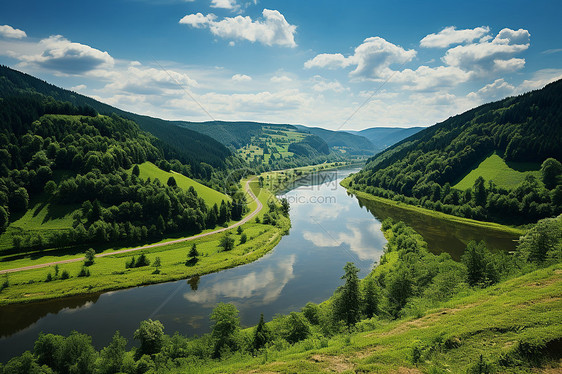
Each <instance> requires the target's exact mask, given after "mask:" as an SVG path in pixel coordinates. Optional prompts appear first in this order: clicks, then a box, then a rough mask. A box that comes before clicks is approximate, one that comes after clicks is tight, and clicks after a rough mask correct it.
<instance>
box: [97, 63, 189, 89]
mask: <svg viewBox="0 0 562 374" xmlns="http://www.w3.org/2000/svg"><path fill="white" fill-rule="evenodd" d="M113 74H114V79H113V82H112V83H110V84H108V85H106V87H105V88H106V89H110V90H112V91H118V92H131V93H135V94H145V95H158V94H162V93H164V92H165V91H166V90H181V89H182V87H197V86H198V83H197V81H196V80H194V79H192V78H191V77H189V76H188V75H187V74H184V73H179V72H176V71H172V70H167V71H164V70H161V69H155V68H148V67H144V66H138V65H137V66H130V67H129V68H127V69H126V70H125V71H116V72H114V73H113Z"/></svg>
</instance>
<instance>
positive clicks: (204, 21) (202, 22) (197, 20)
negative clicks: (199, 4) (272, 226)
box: [180, 13, 217, 29]
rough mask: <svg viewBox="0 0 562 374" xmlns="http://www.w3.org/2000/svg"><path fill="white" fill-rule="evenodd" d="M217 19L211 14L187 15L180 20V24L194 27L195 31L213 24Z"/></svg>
mask: <svg viewBox="0 0 562 374" xmlns="http://www.w3.org/2000/svg"><path fill="white" fill-rule="evenodd" d="M216 19H217V16H215V15H214V14H213V13H209V14H207V15H206V16H205V15H203V14H202V13H197V14H188V15H186V16H185V17H183V18H182V19H180V23H183V24H185V25H189V26H191V27H195V28H196V29H199V28H202V27H205V26H208V25H209V24H210V23H211V22H214V21H215V20H216Z"/></svg>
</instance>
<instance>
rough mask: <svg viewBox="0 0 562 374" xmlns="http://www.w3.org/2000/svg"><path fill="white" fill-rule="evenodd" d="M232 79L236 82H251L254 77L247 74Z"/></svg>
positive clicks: (235, 75) (237, 75)
mask: <svg viewBox="0 0 562 374" xmlns="http://www.w3.org/2000/svg"><path fill="white" fill-rule="evenodd" d="M231 79H232V80H233V81H235V82H249V81H251V80H252V77H250V76H249V75H246V74H234V75H233V76H232V78H231Z"/></svg>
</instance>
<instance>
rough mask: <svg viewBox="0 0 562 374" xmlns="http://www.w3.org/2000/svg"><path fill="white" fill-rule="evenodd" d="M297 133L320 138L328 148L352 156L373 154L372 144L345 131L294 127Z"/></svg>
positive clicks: (360, 136)
mask: <svg viewBox="0 0 562 374" xmlns="http://www.w3.org/2000/svg"><path fill="white" fill-rule="evenodd" d="M295 127H296V128H297V129H298V130H299V131H302V132H305V133H308V134H311V135H316V136H318V137H320V138H322V139H323V140H324V141H325V142H326V143H327V144H328V145H329V146H330V148H334V149H338V150H342V151H345V152H346V153H349V154H352V155H372V154H374V153H375V147H374V146H373V144H372V143H371V142H370V141H369V139H367V138H366V137H363V136H362V135H356V134H351V133H349V132H346V131H332V130H327V129H323V128H320V127H308V126H302V125H296V126H295Z"/></svg>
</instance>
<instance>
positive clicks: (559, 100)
mask: <svg viewBox="0 0 562 374" xmlns="http://www.w3.org/2000/svg"><path fill="white" fill-rule="evenodd" d="M560 144H562V81H558V82H555V83H551V84H549V85H547V86H546V87H544V88H543V89H542V90H537V91H533V92H529V93H527V94H524V95H521V96H517V97H510V98H507V99H505V100H501V101H497V102H494V103H490V104H485V105H482V106H480V107H478V108H475V109H472V110H470V111H468V112H466V113H463V114H460V115H457V116H455V117H452V118H449V119H448V120H446V121H444V122H442V123H438V124H436V125H434V126H431V127H429V128H427V129H425V130H422V131H420V132H419V133H417V134H415V135H413V136H410V137H409V138H406V139H404V140H402V141H401V142H399V143H397V144H395V145H394V146H392V147H390V148H389V149H387V150H386V151H384V152H382V153H380V154H378V155H376V156H374V157H373V158H371V159H370V160H369V163H368V164H367V166H366V167H365V169H364V170H362V171H361V172H360V173H358V174H357V175H356V176H355V177H353V184H354V187H353V188H355V189H358V190H363V191H366V192H368V193H372V194H375V195H379V196H383V197H390V198H395V199H398V200H402V201H405V202H408V203H411V204H415V205H423V206H424V207H427V208H430V209H436V210H443V211H445V212H446V213H451V214H455V215H460V216H464V217H470V218H475V219H491V220H503V221H507V222H513V223H522V222H532V221H536V220H537V219H539V218H543V217H547V216H551V215H554V214H559V213H560V211H561V210H562V202H561V199H562V198H561V197H560V196H561V195H562V187H559V189H557V188H558V187H556V183H554V185H550V186H547V189H545V187H544V186H543V185H542V183H541V182H540V181H539V180H537V179H536V178H526V179H525V180H524V181H523V183H522V184H520V185H518V186H517V187H516V188H513V189H511V190H509V189H504V188H498V186H497V185H489V184H488V183H484V181H482V180H481V179H480V178H476V180H475V182H476V181H478V183H477V184H475V185H474V187H473V189H472V190H471V191H469V192H465V191H458V190H455V189H451V187H450V186H451V185H455V184H457V183H458V182H459V181H461V180H462V179H463V178H464V177H465V176H466V175H467V174H468V173H469V172H470V171H471V170H473V169H476V168H477V167H478V165H479V164H480V163H481V162H482V161H484V159H485V158H487V157H488V156H489V155H490V154H492V153H493V152H497V153H498V154H499V155H502V158H503V160H504V161H506V162H508V163H509V162H519V163H536V164H540V163H542V162H543V161H545V160H546V159H547V158H553V159H554V160H553V161H552V162H553V163H554V164H556V165H558V164H559V163H558V161H560V160H562V147H560ZM555 160H558V161H555ZM552 170H555V172H556V173H560V168H559V167H558V166H554V167H553V169H552ZM486 176H487V177H489V178H490V175H486ZM492 179H493V178H492ZM558 184H559V183H558ZM461 185H462V184H461Z"/></svg>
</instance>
